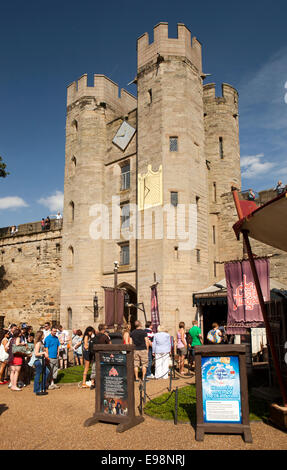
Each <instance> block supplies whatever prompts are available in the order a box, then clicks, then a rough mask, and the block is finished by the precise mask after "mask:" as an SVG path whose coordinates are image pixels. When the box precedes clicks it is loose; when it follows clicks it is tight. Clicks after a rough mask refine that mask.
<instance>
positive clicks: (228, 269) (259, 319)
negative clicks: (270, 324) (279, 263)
mask: <svg viewBox="0 0 287 470" xmlns="http://www.w3.org/2000/svg"><path fill="white" fill-rule="evenodd" d="M255 266H256V269H257V273H258V277H259V282H260V286H261V290H262V294H263V298H264V301H265V302H267V301H268V300H270V280H269V272H270V265H269V260H268V259H256V260H255ZM224 268H225V277H226V287H227V302H228V316H227V333H228V334H245V333H246V328H256V327H264V320H263V316H262V312H261V308H260V304H259V299H258V295H257V291H256V286H255V282H254V279H253V275H252V271H251V266H250V263H249V261H238V262H233V263H226V264H225V266H224Z"/></svg>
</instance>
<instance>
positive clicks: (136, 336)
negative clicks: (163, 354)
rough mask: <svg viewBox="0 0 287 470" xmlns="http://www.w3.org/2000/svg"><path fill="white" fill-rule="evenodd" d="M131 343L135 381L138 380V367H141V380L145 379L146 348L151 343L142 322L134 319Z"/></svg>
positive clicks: (146, 364)
mask: <svg viewBox="0 0 287 470" xmlns="http://www.w3.org/2000/svg"><path fill="white" fill-rule="evenodd" d="M130 336H131V340H132V344H134V345H135V348H136V349H135V351H134V372H135V381H136V382H138V381H139V378H138V374H139V371H138V368H139V367H141V369H142V380H144V379H145V376H146V369H147V366H148V348H149V346H150V345H151V343H150V341H149V339H148V337H147V332H146V331H145V330H143V328H142V324H141V323H140V322H139V321H138V320H136V321H135V330H133V331H132V332H131V335H130Z"/></svg>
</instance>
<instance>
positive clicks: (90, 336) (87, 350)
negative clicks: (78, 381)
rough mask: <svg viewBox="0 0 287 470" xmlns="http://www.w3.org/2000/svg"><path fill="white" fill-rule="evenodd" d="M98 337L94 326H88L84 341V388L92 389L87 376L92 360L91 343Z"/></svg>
mask: <svg viewBox="0 0 287 470" xmlns="http://www.w3.org/2000/svg"><path fill="white" fill-rule="evenodd" d="M95 335H96V332H95V329H94V328H93V327H92V326H88V327H87V328H86V330H85V333H84V339H83V357H84V365H85V367H84V373H83V383H82V388H90V385H89V384H87V383H86V381H87V374H88V370H89V367H90V362H91V360H92V354H91V348H90V342H91V340H92V339H93V337H94V336H95Z"/></svg>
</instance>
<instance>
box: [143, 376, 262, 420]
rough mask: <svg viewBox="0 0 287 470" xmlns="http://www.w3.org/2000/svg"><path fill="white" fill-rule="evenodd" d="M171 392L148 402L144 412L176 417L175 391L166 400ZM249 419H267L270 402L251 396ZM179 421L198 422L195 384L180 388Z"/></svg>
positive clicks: (156, 415) (160, 416) (170, 417)
mask: <svg viewBox="0 0 287 470" xmlns="http://www.w3.org/2000/svg"><path fill="white" fill-rule="evenodd" d="M169 395H170V393H164V394H163V395H161V396H160V397H157V398H155V399H153V402H154V403H153V402H150V401H149V402H147V404H146V406H145V408H144V412H145V413H146V414H147V415H149V416H153V417H155V418H159V419H164V420H173V419H174V404H175V393H173V394H172V396H171V398H170V399H169V400H168V402H167V403H165V404H163V405H158V404H159V403H162V402H164V400H166V399H167V397H168V396H169ZM249 411H250V413H249V419H250V421H261V420H263V419H266V418H267V417H268V414H269V407H268V404H267V403H266V402H265V401H263V400H259V399H257V398H256V399H255V398H254V397H252V395H251V396H249ZM178 421H179V422H190V423H192V424H195V423H196V389H195V385H193V384H192V385H188V386H187V387H183V388H181V389H179V390H178Z"/></svg>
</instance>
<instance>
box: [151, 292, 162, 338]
mask: <svg viewBox="0 0 287 470" xmlns="http://www.w3.org/2000/svg"><path fill="white" fill-rule="evenodd" d="M151 322H152V331H153V332H154V333H157V327H158V325H160V319H159V309H158V300H157V288H156V285H155V286H152V287H151Z"/></svg>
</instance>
